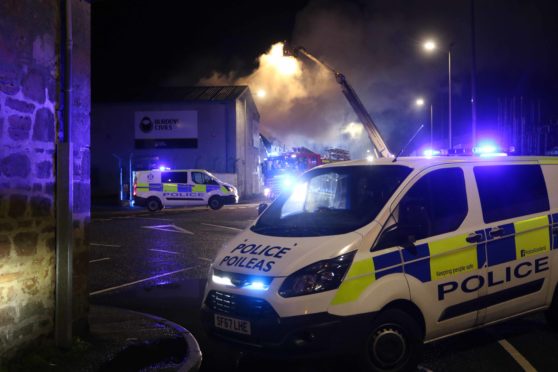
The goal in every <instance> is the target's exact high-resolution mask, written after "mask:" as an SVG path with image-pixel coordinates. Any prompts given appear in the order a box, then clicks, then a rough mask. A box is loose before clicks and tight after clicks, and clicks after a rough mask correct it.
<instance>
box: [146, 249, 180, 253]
mask: <svg viewBox="0 0 558 372" xmlns="http://www.w3.org/2000/svg"><path fill="white" fill-rule="evenodd" d="M150 251H153V252H162V253H170V254H180V253H178V252H173V251H165V250H164V249H150Z"/></svg>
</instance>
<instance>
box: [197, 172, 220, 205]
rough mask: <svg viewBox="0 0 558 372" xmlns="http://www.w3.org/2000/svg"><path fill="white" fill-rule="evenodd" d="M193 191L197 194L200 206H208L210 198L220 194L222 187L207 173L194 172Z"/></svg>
mask: <svg viewBox="0 0 558 372" xmlns="http://www.w3.org/2000/svg"><path fill="white" fill-rule="evenodd" d="M192 182H193V186H192V191H194V192H196V195H197V197H198V198H199V202H200V204H207V202H208V200H209V197H210V196H212V195H214V194H215V193H216V192H217V193H218V192H219V190H220V188H221V185H220V184H219V182H217V181H216V180H215V179H213V177H211V176H210V175H209V174H207V173H205V172H199V171H192Z"/></svg>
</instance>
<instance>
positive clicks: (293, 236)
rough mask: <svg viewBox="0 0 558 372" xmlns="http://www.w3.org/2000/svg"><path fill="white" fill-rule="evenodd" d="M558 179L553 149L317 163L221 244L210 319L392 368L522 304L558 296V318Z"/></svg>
mask: <svg viewBox="0 0 558 372" xmlns="http://www.w3.org/2000/svg"><path fill="white" fill-rule="evenodd" d="M557 185H558V159H557V158H550V157H487V158H483V157H478V156H474V157H434V158H401V159H398V160H397V161H396V162H393V159H379V160H374V161H373V162H367V161H350V162H343V163H335V164H330V165H326V166H321V167H318V168H315V169H313V170H310V171H308V172H307V173H305V174H304V175H303V176H302V177H301V179H300V180H299V183H298V184H297V186H296V187H295V188H294V189H293V190H292V192H290V193H285V194H283V195H281V196H280V197H279V198H278V199H277V200H276V201H275V202H273V203H272V204H271V205H270V206H269V207H268V208H267V209H266V210H265V211H264V212H263V213H262V214H261V216H260V217H259V218H258V220H257V221H256V222H255V223H254V224H253V225H252V226H251V227H249V228H248V229H246V230H245V231H243V232H242V233H240V234H239V235H238V236H236V237H235V238H234V239H233V240H232V241H230V242H229V243H228V244H227V245H226V246H225V247H223V248H222V249H221V250H220V252H219V254H218V255H217V257H216V259H215V261H214V262H213V264H212V266H211V268H210V271H211V273H210V279H209V281H208V283H207V286H206V291H205V297H204V301H203V304H202V309H201V313H202V320H203V322H204V326H205V328H206V330H207V331H208V333H209V334H211V335H212V336H215V337H218V338H221V339H223V340H227V341H228V342H231V343H234V344H238V345H244V347H249V348H254V349H258V350H264V351H265V350H276V351H280V350H286V351H287V352H288V353H289V354H292V353H295V352H297V351H300V352H301V353H305V354H307V353H312V352H322V351H337V352H350V353H358V355H359V356H360V360H361V362H362V365H363V366H364V367H365V369H369V370H378V371H387V370H389V371H392V370H405V369H409V368H412V367H413V366H415V365H416V363H417V362H418V360H419V358H420V351H421V346H422V344H423V343H424V342H430V341H433V340H437V339H440V338H444V337H447V336H450V335H454V334H457V333H461V332H465V331H468V330H471V329H474V328H477V327H481V326H485V325H489V324H493V323H495V322H500V321H503V320H506V319H509V318H511V317H515V316H519V315H524V314H527V313H531V312H534V311H540V310H546V314H547V319H548V320H549V321H550V323H551V324H553V325H556V324H557V323H558V299H557V297H558V296H557V295H556V283H557V281H558V254H557V253H556V252H557V249H558V186H557Z"/></svg>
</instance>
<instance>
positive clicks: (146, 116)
mask: <svg viewBox="0 0 558 372" xmlns="http://www.w3.org/2000/svg"><path fill="white" fill-rule="evenodd" d="M134 132H135V144H136V148H137V149H147V148H196V147H198V113H197V111H136V112H135V113H134Z"/></svg>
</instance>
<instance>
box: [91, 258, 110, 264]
mask: <svg viewBox="0 0 558 372" xmlns="http://www.w3.org/2000/svg"><path fill="white" fill-rule="evenodd" d="M107 260H110V257H103V258H98V259H96V260H91V261H89V263H93V262H101V261H107Z"/></svg>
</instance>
